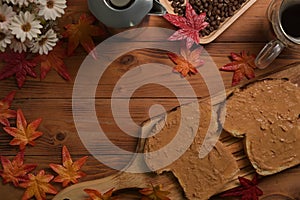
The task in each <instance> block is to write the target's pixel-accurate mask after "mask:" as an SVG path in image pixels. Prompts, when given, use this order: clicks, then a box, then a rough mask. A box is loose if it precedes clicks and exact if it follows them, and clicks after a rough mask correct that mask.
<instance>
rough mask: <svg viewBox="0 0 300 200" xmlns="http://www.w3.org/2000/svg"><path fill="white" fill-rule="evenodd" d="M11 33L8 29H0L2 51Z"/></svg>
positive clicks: (8, 41) (0, 47) (9, 41)
mask: <svg viewBox="0 0 300 200" xmlns="http://www.w3.org/2000/svg"><path fill="white" fill-rule="evenodd" d="M12 37H13V36H12V35H11V34H10V32H9V31H8V30H2V31H0V51H2V52H4V51H5V49H6V47H7V45H8V44H10V43H11V39H12Z"/></svg>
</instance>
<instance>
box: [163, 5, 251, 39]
mask: <svg viewBox="0 0 300 200" xmlns="http://www.w3.org/2000/svg"><path fill="white" fill-rule="evenodd" d="M168 1H169V2H170V3H171V6H172V7H173V11H174V13H175V14H178V15H180V16H184V14H185V13H184V12H185V6H184V4H185V0H168ZM186 1H188V0H186ZM189 2H190V4H191V5H192V7H193V9H194V10H195V11H196V13H197V14H200V13H203V12H205V13H206V19H205V21H206V22H208V23H209V25H208V26H207V27H206V28H205V29H203V30H201V32H200V34H201V36H208V35H209V34H210V33H211V32H213V31H214V30H217V29H218V28H219V27H220V25H221V24H222V22H224V21H225V20H226V18H228V17H231V16H233V15H234V13H235V12H236V11H237V10H238V9H240V8H241V6H242V5H243V3H245V2H246V0H189Z"/></svg>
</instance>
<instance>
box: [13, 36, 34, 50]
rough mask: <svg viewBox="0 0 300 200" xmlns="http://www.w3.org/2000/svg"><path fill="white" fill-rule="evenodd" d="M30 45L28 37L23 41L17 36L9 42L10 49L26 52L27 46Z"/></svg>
mask: <svg viewBox="0 0 300 200" xmlns="http://www.w3.org/2000/svg"><path fill="white" fill-rule="evenodd" d="M31 45H32V42H31V41H29V40H28V39H27V40H25V42H21V40H19V39H17V38H13V39H12V40H11V44H10V45H9V47H10V49H11V50H13V51H14V52H19V53H22V52H26V51H27V48H28V47H29V46H31Z"/></svg>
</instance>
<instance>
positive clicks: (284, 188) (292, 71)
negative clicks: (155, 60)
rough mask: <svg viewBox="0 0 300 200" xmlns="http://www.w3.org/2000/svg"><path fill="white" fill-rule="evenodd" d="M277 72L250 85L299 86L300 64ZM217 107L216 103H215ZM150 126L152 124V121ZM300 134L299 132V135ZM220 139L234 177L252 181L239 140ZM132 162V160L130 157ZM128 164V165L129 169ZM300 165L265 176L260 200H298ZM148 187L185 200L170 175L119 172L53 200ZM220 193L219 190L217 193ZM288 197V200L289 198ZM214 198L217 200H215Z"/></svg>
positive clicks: (226, 136)
mask: <svg viewBox="0 0 300 200" xmlns="http://www.w3.org/2000/svg"><path fill="white" fill-rule="evenodd" d="M279 70H280V71H275V72H274V71H273V72H269V73H268V74H265V75H262V76H260V77H256V78H255V79H253V80H251V81H249V82H248V83H246V84H249V83H251V82H254V81H258V80H262V79H265V78H284V79H288V80H290V81H291V82H292V83H295V84H298V85H300V63H294V64H291V65H288V66H285V67H282V68H281V69H279ZM243 86H244V85H242V86H241V85H240V86H236V87H233V88H230V89H228V90H227V91H226V92H227V95H229V94H231V93H232V92H233V91H234V90H235V89H236V88H238V87H243ZM212 98H214V99H215V101H214V102H218V95H216V96H214V97H212ZM216 104H217V103H216ZM158 118H159V117H158ZM149 123H150V120H149V121H147V122H145V123H144V127H143V129H142V131H146V132H147V131H149V130H148V129H149V127H151V124H149ZM151 123H155V120H152V122H151ZM299 134H300V133H299ZM219 140H220V141H221V142H222V143H223V144H224V145H225V146H226V148H227V149H228V150H229V151H230V152H231V153H232V154H233V155H234V157H235V159H236V162H237V164H238V166H239V168H240V172H239V173H238V174H237V176H243V177H247V178H251V177H252V176H253V174H254V169H253V167H252V166H251V164H250V162H249V160H248V159H247V157H246V155H245V153H244V150H243V142H242V139H238V138H234V137H232V136H230V135H229V134H228V133H226V132H225V131H223V133H222V135H221V137H220V138H219ZM144 143H145V140H143V139H141V140H140V142H139V145H138V147H137V152H143V147H144ZM133 159H134V158H133ZM129 166H130V164H129V165H128V167H129ZM299 180H300V166H297V167H295V168H293V169H289V170H286V171H284V172H281V173H279V174H277V175H273V176H269V177H264V178H262V181H261V183H260V185H259V187H260V188H261V189H262V190H263V191H264V192H265V193H264V196H263V197H262V199H265V200H268V199H299V198H300V182H299ZM151 184H153V185H158V184H162V185H163V189H164V190H167V191H170V195H168V197H169V198H171V199H172V200H180V199H185V198H184V194H183V191H182V189H181V187H180V185H179V184H178V181H177V180H176V178H175V177H174V176H173V175H172V174H171V173H164V174H161V175H156V174H155V173H142V174H136V173H128V172H119V173H117V174H115V175H112V176H109V177H106V178H103V179H98V180H93V181H87V182H82V183H78V184H76V185H73V186H70V187H68V188H66V189H64V190H62V191H61V192H60V193H59V194H57V195H56V196H55V197H54V200H67V199H69V200H82V199H85V198H86V197H87V195H86V194H85V192H84V191H83V190H84V189H85V188H90V189H96V190H98V191H100V192H105V191H108V190H109V189H111V188H115V191H118V190H126V189H129V188H146V187H150V186H151ZM237 184H238V183H237V180H236V179H234V180H232V181H231V182H230V183H228V184H227V185H225V186H224V188H223V190H222V191H225V190H228V189H230V188H233V187H236V186H237ZM220 192H221V191H220ZM288 197H289V198H288ZM215 199H217V198H215Z"/></svg>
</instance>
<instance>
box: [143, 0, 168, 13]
mask: <svg viewBox="0 0 300 200" xmlns="http://www.w3.org/2000/svg"><path fill="white" fill-rule="evenodd" d="M166 13H167V10H166V8H165V7H164V6H163V5H161V3H159V2H158V1H157V0H153V7H152V9H151V10H150V12H149V13H148V14H149V15H155V16H163V15H165V14H166Z"/></svg>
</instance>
